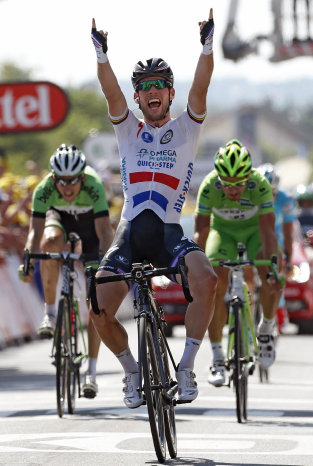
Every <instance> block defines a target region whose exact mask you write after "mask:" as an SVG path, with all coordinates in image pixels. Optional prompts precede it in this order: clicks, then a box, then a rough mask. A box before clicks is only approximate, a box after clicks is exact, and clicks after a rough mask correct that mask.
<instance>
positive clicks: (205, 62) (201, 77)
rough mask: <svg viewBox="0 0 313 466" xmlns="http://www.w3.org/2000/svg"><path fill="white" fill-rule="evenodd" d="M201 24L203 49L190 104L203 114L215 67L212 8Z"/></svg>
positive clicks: (194, 109) (195, 111)
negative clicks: (206, 18)
mask: <svg viewBox="0 0 313 466" xmlns="http://www.w3.org/2000/svg"><path fill="white" fill-rule="evenodd" d="M199 26H200V38H201V39H200V40H201V43H202V45H203V50H202V53H201V55H200V57H199V60H198V64H197V68H196V72H195V76H194V79H193V83H192V85H191V89H190V91H189V97H188V104H189V106H190V108H191V109H192V111H193V112H194V113H196V114H197V115H203V114H204V113H205V112H206V96H207V91H208V87H209V84H210V81H211V76H212V73H213V67H214V62H213V33H214V21H213V10H212V8H211V10H210V16H209V21H202V22H199Z"/></svg>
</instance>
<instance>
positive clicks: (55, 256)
mask: <svg viewBox="0 0 313 466" xmlns="http://www.w3.org/2000/svg"><path fill="white" fill-rule="evenodd" d="M101 257H102V256H100V255H99V254H96V253H82V254H76V253H73V252H29V250H28V249H25V250H24V263H23V275H24V276H26V275H28V273H29V267H30V259H39V260H61V261H62V260H63V261H64V262H65V261H67V260H80V261H92V260H97V261H98V260H99V259H101Z"/></svg>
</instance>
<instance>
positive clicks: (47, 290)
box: [37, 226, 65, 338]
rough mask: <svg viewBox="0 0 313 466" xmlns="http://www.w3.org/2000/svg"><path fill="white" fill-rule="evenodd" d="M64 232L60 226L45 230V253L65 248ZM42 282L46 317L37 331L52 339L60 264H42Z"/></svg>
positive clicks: (43, 241)
mask: <svg viewBox="0 0 313 466" xmlns="http://www.w3.org/2000/svg"><path fill="white" fill-rule="evenodd" d="M64 244H65V239H64V232H63V231H62V230H61V228H59V227H58V226H48V227H46V228H45V230H44V233H43V237H42V240H41V249H42V251H43V252H60V251H62V249H63V248H64ZM40 272H41V280H42V286H43V293H44V300H45V304H44V317H43V320H42V322H41V324H40V326H39V328H38V330H37V333H38V335H39V336H40V337H41V338H51V337H52V336H53V332H54V329H55V321H56V308H55V300H56V287H57V282H58V276H59V263H58V261H55V260H46V261H41V262H40Z"/></svg>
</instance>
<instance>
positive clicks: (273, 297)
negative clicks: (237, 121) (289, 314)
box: [194, 139, 281, 387]
mask: <svg viewBox="0 0 313 466" xmlns="http://www.w3.org/2000/svg"><path fill="white" fill-rule="evenodd" d="M194 232H195V233H194V240H195V241H196V243H197V244H199V246H201V247H202V248H203V249H204V250H205V252H206V255H207V257H208V258H209V259H216V260H225V259H229V260H231V259H236V257H237V243H238V242H241V243H244V244H245V246H246V250H247V254H248V257H249V259H270V258H271V256H272V255H273V254H275V255H278V245H277V237H276V233H275V214H274V208H273V194H272V188H271V186H270V184H269V182H268V180H267V179H266V178H265V177H263V176H262V175H261V174H260V173H258V172H257V170H255V169H254V168H252V162H251V156H250V153H249V151H248V150H247V149H246V148H245V147H244V146H243V145H242V144H241V142H240V141H238V140H236V139H233V140H231V141H229V142H228V143H227V144H226V146H225V147H221V148H220V149H219V151H218V152H217V154H216V158H215V170H213V171H212V172H210V173H209V174H208V175H207V176H206V177H205V179H204V180H203V182H202V184H201V186H200V188H199V192H198V199H197V206H196V215H195V228H194ZM215 272H216V273H217V275H218V278H219V280H218V287H217V293H216V302H215V310H214V315H213V319H212V321H211V323H210V325H209V328H208V333H209V339H210V341H211V345H212V352H213V364H212V366H211V367H210V373H209V377H208V381H209V383H211V384H212V385H215V386H217V387H219V386H221V385H222V384H223V383H224V382H225V373H224V351H223V348H222V331H223V327H224V325H225V324H226V322H227V309H226V305H225V301H224V297H225V293H226V291H227V285H228V269H227V268H224V267H215ZM267 272H268V269H267V267H260V268H259V270H258V273H259V275H260V278H261V280H262V286H261V291H260V301H261V304H262V306H263V312H264V315H263V319H262V320H261V322H260V325H259V327H258V341H259V355H258V357H259V362H260V365H261V366H262V367H263V368H267V367H269V366H270V365H271V364H273V362H274V360H275V348H274V342H273V336H272V332H273V325H274V322H275V314H276V309H277V305H278V302H279V299H280V296H281V285H280V283H279V284H277V283H276V282H275V283H274V281H272V280H271V281H268V280H267ZM248 275H249V276H250V286H251V282H252V281H253V274H252V270H250V273H249V274H248ZM247 281H249V277H247Z"/></svg>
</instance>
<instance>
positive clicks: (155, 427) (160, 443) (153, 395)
mask: <svg viewBox="0 0 313 466" xmlns="http://www.w3.org/2000/svg"><path fill="white" fill-rule="evenodd" d="M139 337H140V350H141V360H142V371H143V381H144V386H143V390H144V394H145V398H146V403H147V409H148V415H149V422H150V428H151V434H152V439H153V444H154V449H155V452H156V455H157V458H158V460H159V461H160V463H164V461H165V458H166V441H165V425H164V414H163V401H162V393H161V377H160V372H159V366H158V361H157V356H156V352H155V347H154V341H153V333H152V327H151V323H150V322H147V320H146V318H142V319H140V327H139Z"/></svg>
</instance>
